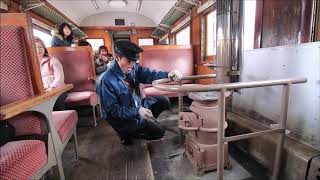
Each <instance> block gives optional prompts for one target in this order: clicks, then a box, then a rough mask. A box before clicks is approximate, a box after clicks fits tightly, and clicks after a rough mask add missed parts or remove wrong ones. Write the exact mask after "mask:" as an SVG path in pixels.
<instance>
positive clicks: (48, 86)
mask: <svg viewBox="0 0 320 180" xmlns="http://www.w3.org/2000/svg"><path fill="white" fill-rule="evenodd" d="M35 42H36V48H37V55H38V60H39V62H40V71H41V76H42V82H43V87H44V89H45V90H46V91H50V90H52V89H54V88H56V87H59V86H63V85H64V84H65V83H64V72H63V67H62V64H61V63H60V61H59V60H58V59H56V58H54V57H50V56H49V54H48V50H47V49H46V47H45V45H44V43H43V41H42V40H41V39H40V38H38V37H35ZM66 97H67V93H66V92H65V93H63V94H61V95H60V96H59V97H58V99H57V101H56V103H55V105H54V108H53V110H54V111H62V110H65V109H66V106H65V104H64V100H65V99H66Z"/></svg>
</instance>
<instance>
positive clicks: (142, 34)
mask: <svg viewBox="0 0 320 180" xmlns="http://www.w3.org/2000/svg"><path fill="white" fill-rule="evenodd" d="M136 31H137V34H132V35H131V36H130V40H131V42H133V43H135V44H137V45H138V42H139V39H145V38H152V37H151V34H152V32H153V29H137V30H136ZM152 39H153V44H157V42H158V41H157V40H155V39H154V38H152Z"/></svg>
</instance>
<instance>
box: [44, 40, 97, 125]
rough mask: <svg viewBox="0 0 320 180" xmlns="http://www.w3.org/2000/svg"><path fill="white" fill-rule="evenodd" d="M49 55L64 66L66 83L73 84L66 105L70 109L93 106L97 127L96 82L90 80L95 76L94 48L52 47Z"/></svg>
mask: <svg viewBox="0 0 320 180" xmlns="http://www.w3.org/2000/svg"><path fill="white" fill-rule="evenodd" d="M48 51H49V54H50V55H51V56H53V57H56V58H57V59H59V61H60V62H61V64H62V66H63V70H64V78H65V83H67V84H73V85H74V88H73V89H72V90H70V91H69V93H68V96H67V98H66V100H65V103H66V105H67V106H68V107H77V106H92V111H93V113H92V114H93V119H94V122H93V125H94V126H96V125H97V122H96V121H97V118H96V113H95V107H96V106H97V105H98V104H99V100H98V96H97V94H96V87H95V84H94V81H92V80H89V79H90V78H91V77H93V76H95V75H96V73H95V65H94V61H93V57H92V48H91V47H88V46H78V47H52V48H48Z"/></svg>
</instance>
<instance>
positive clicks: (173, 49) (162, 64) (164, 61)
mask: <svg viewBox="0 0 320 180" xmlns="http://www.w3.org/2000/svg"><path fill="white" fill-rule="evenodd" d="M142 49H143V52H142V53H141V55H140V65H141V66H143V67H148V68H151V69H155V70H160V71H172V70H179V71H180V72H181V73H182V75H184V76H191V75H194V65H193V64H194V62H193V52H192V48H191V46H178V45H154V46H142ZM191 82H192V81H191V80H189V81H185V82H184V83H191Z"/></svg>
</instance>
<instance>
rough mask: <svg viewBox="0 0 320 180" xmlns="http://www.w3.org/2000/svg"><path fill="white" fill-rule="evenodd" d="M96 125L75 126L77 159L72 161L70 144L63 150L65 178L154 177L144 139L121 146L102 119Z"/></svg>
mask: <svg viewBox="0 0 320 180" xmlns="http://www.w3.org/2000/svg"><path fill="white" fill-rule="evenodd" d="M98 123H99V124H98V126H97V127H80V128H78V131H77V132H78V142H79V149H80V159H79V160H77V161H74V149H73V148H74V147H73V143H69V144H68V145H67V147H66V149H65V151H64V153H63V157H62V158H63V166H64V171H65V176H66V179H67V180H73V179H74V180H76V179H77V180H96V179H97V180H100V179H101V180H102V179H103V180H108V179H110V180H122V179H126V180H127V179H128V180H131V179H133V180H140V179H141V180H144V179H145V180H153V179H154V177H153V173H152V167H151V163H150V157H149V153H148V149H147V146H146V142H145V141H140V140H136V141H135V142H134V145H131V146H123V145H122V144H120V140H119V138H118V137H117V136H116V133H115V132H114V130H113V129H112V128H111V127H110V126H109V124H108V123H107V122H106V121H105V120H100V121H99V122H98Z"/></svg>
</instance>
